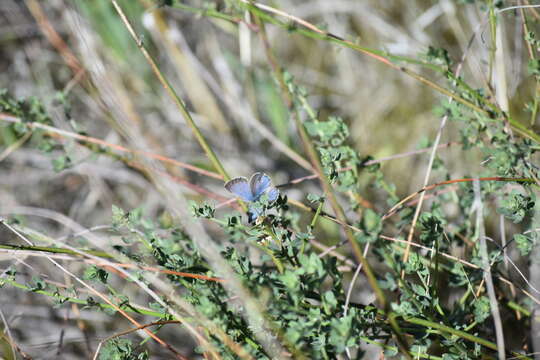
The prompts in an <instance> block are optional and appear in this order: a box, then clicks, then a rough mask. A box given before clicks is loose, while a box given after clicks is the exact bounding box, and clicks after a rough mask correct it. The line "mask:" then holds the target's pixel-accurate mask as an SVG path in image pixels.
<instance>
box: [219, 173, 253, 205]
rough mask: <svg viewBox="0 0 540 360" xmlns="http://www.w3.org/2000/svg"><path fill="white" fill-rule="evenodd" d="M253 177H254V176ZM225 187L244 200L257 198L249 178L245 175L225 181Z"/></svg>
mask: <svg viewBox="0 0 540 360" xmlns="http://www.w3.org/2000/svg"><path fill="white" fill-rule="evenodd" d="M252 178H253V177H252ZM225 189H227V190H229V191H230V192H231V193H233V194H235V195H236V196H238V197H240V198H241V199H242V200H244V201H253V200H254V199H255V198H254V196H253V193H252V191H251V188H250V185H249V183H248V181H247V179H246V178H245V177H243V176H239V177H236V178H234V179H231V180H229V181H227V182H226V183H225Z"/></svg>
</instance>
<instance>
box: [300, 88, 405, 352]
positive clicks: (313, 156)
mask: <svg viewBox="0 0 540 360" xmlns="http://www.w3.org/2000/svg"><path fill="white" fill-rule="evenodd" d="M298 97H299V99H300V101H301V103H302V104H303V106H304V108H305V109H306V112H307V113H308V115H309V116H310V117H312V118H314V117H315V111H313V110H312V109H311V107H310V106H309V104H308V102H307V100H306V99H305V97H304V96H302V95H298ZM293 111H295V110H294V109H293ZM293 118H294V121H295V123H296V127H297V129H298V131H299V133H300V138H301V139H302V142H303V144H304V147H305V149H306V151H307V153H308V157H309V158H310V160H311V162H312V164H313V165H314V167H315V170H316V172H317V174H318V175H319V179H320V180H321V184H322V186H323V189H324V193H325V194H326V196H327V197H328V199H329V200H330V204H331V205H332V208H333V209H334V212H335V214H336V218H337V219H338V220H339V221H340V222H341V223H343V224H346V223H347V218H346V217H345V212H344V211H343V208H342V207H341V205H340V204H339V202H338V200H337V198H336V195H335V194H334V189H333V188H332V186H331V185H330V181H329V180H328V178H327V177H326V174H325V173H324V169H323V166H322V163H321V159H320V158H319V155H318V154H317V150H316V148H315V145H314V144H313V142H312V141H311V138H310V137H309V135H308V134H307V130H306V128H305V127H304V124H303V123H302V122H301V120H300V117H299V116H298V114H296V115H293ZM343 229H344V231H345V235H346V237H347V240H348V241H349V244H350V245H351V247H352V250H353V253H354V255H355V257H356V259H357V260H358V261H359V263H361V264H362V267H363V270H364V274H365V275H366V277H367V279H368V282H369V284H370V286H371V288H372V289H373V291H374V292H375V296H376V297H377V300H378V301H379V303H380V305H381V307H382V308H383V309H384V311H385V313H387V314H388V319H389V324H390V326H391V327H392V330H393V332H394V333H395V335H396V339H397V343H398V346H399V348H400V349H401V351H402V353H403V355H405V357H407V358H408V359H412V357H411V355H410V353H409V348H408V344H407V341H406V339H405V336H404V334H403V332H402V331H401V329H400V328H399V325H398V323H397V322H396V321H394V317H395V314H394V313H393V312H392V310H391V309H390V304H389V303H388V301H387V300H386V296H385V295H384V292H383V291H382V289H381V288H380V287H379V284H378V282H377V278H376V277H375V274H374V273H373V270H372V269H371V265H370V264H369V262H368V261H367V260H366V258H365V257H364V255H363V254H362V249H361V248H360V245H359V244H358V242H357V241H356V239H355V237H354V234H353V232H352V230H351V229H350V228H349V227H346V226H345V227H343Z"/></svg>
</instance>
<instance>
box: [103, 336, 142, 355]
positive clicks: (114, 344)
mask: <svg viewBox="0 0 540 360" xmlns="http://www.w3.org/2000/svg"><path fill="white" fill-rule="evenodd" d="M99 359H100V360H148V359H149V357H148V353H146V352H145V351H144V352H138V351H135V350H134V349H133V345H132V344H131V341H130V340H128V339H123V338H114V339H112V340H109V341H107V342H106V343H105V345H104V346H103V348H102V349H101V352H100V353H99Z"/></svg>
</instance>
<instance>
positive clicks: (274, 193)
mask: <svg viewBox="0 0 540 360" xmlns="http://www.w3.org/2000/svg"><path fill="white" fill-rule="evenodd" d="M266 195H267V196H268V200H269V201H270V202H272V201H276V200H277V198H278V196H279V190H278V189H277V188H275V187H271V188H270V189H268V191H267V192H266Z"/></svg>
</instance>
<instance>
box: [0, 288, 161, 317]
mask: <svg viewBox="0 0 540 360" xmlns="http://www.w3.org/2000/svg"><path fill="white" fill-rule="evenodd" d="M2 282H3V283H6V284H9V285H11V286H13V287H16V288H19V289H22V290H26V291H29V292H34V293H36V294H41V295H45V296H49V297H52V298H55V299H61V300H63V301H67V302H70V303H73V304H79V305H83V306H95V305H93V304H89V303H88V302H87V301H86V300H82V299H77V298H74V297H69V296H62V295H60V294H58V293H54V292H50V291H45V290H32V288H31V287H29V286H27V285H24V284H21V283H18V282H16V281H14V280H11V279H6V278H3V279H1V280H0V284H1V283H2ZM97 306H99V307H100V308H103V309H112V310H115V311H116V309H115V308H114V307H113V306H111V305H109V304H103V303H97ZM122 310H124V311H125V312H131V313H137V314H142V315H150V316H155V317H159V318H161V317H164V316H166V315H167V314H163V313H159V312H157V311H152V310H147V309H143V308H141V307H138V306H133V305H130V306H127V307H124V308H123V309H122Z"/></svg>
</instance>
